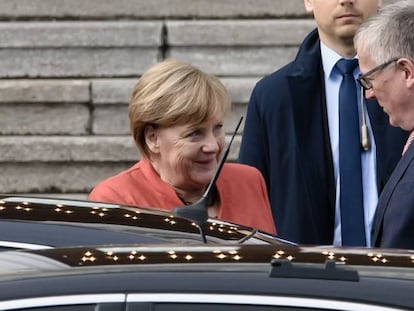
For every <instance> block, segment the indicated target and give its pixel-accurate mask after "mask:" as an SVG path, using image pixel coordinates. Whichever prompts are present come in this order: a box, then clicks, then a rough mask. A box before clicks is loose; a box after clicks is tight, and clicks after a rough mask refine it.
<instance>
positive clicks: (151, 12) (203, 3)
mask: <svg viewBox="0 0 414 311" xmlns="http://www.w3.org/2000/svg"><path fill="white" fill-rule="evenodd" d="M305 14H306V13H305V10H304V6H303V1H302V0H255V1H251V0H225V1H223V0H150V1H148V0H117V1H113V0H87V1H85V0H59V1H56V0H0V18H1V19H19V18H20V19H28V18H35V19H109V18H154V17H156V18H211V17H214V18H231V17H232V18H239V17H244V18H251V17H280V16H303V15H305Z"/></svg>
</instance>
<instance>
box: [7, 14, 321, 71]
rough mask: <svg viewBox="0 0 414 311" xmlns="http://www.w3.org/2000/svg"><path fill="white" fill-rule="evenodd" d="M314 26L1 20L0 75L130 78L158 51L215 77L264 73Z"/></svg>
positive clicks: (282, 59)
mask: <svg viewBox="0 0 414 311" xmlns="http://www.w3.org/2000/svg"><path fill="white" fill-rule="evenodd" d="M314 26H315V25H314V22H313V21H311V20H277V21H275V20H251V21H246V20H231V21H228V20H226V21H223V20H203V21H167V22H165V23H164V22H161V21H140V22H132V21H117V22H114V21H104V22H102V21H100V22H97V21H92V22H91V21H89V22H85V21H83V22H75V21H72V22H67V21H65V22H53V23H52V22H2V23H0V48H1V49H0V77H3V78H27V77H29V78H68V77H73V78H79V77H85V78H88V77H133V76H138V75H140V74H142V72H143V71H144V70H145V69H147V68H148V67H149V66H150V65H152V64H154V63H156V62H157V61H159V60H160V59H161V58H162V57H163V54H165V56H167V57H172V58H177V59H181V60H184V61H188V62H191V63H193V64H195V65H197V66H199V67H201V68H202V69H204V70H206V71H208V72H210V73H212V74H215V75H220V76H226V75H227V76H234V75H236V76H249V75H250V76H251V75H256V76H262V75H265V74H268V73H270V72H272V71H273V70H274V69H275V68H278V67H280V66H282V65H283V64H285V63H286V62H288V61H290V60H292V59H293V57H294V55H295V54H296V50H297V46H298V44H299V42H300V41H301V40H302V39H303V37H304V36H305V35H306V33H307V32H308V31H309V30H310V29H312V28H314ZM163 29H165V30H163ZM257 33H260V34H262V35H261V36H257ZM241 63H242V64H246V65H245V66H240V64H241Z"/></svg>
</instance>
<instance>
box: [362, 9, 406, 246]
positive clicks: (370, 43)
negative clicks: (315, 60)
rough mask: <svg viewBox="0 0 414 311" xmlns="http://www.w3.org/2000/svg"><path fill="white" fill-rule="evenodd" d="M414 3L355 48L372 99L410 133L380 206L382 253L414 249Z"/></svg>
mask: <svg viewBox="0 0 414 311" xmlns="http://www.w3.org/2000/svg"><path fill="white" fill-rule="evenodd" d="M413 24H414V2H413V1H399V2H397V3H395V4H392V5H389V6H386V7H384V9H383V10H382V11H381V13H380V14H379V15H378V16H377V18H376V19H373V20H370V21H368V22H367V23H364V24H363V25H362V26H361V29H360V30H359V31H358V33H357V35H356V37H355V46H356V48H357V51H358V55H359V58H360V68H361V72H362V73H363V74H362V75H361V76H360V77H359V81H360V83H361V85H362V86H363V87H364V88H365V95H366V97H367V98H376V99H377V100H378V102H379V104H380V106H382V107H383V108H384V111H385V112H386V113H387V114H388V115H389V121H390V123H391V125H393V126H398V127H400V128H402V129H404V130H407V131H410V132H411V134H410V137H409V138H408V140H407V143H406V145H405V147H404V150H403V156H402V158H401V160H400V161H399V162H398V164H397V166H396V168H395V170H394V172H393V173H392V175H391V177H390V178H389V180H388V182H387V184H386V185H385V188H384V190H383V192H382V193H381V195H380V197H379V200H378V207H377V210H376V213H375V217H374V222H373V227H372V243H373V246H376V247H393V248H394V247H395V248H408V249H414V146H413V144H412V141H413V139H414V132H413V130H414V35H413V33H414V32H413V28H412V27H413Z"/></svg>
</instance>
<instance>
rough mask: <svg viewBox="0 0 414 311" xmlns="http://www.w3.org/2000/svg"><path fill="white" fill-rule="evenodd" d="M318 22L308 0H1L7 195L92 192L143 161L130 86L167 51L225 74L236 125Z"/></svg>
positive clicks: (1, 137) (1, 143)
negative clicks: (132, 123)
mask: <svg viewBox="0 0 414 311" xmlns="http://www.w3.org/2000/svg"><path fill="white" fill-rule="evenodd" d="M314 26H315V24H314V21H313V20H312V19H311V18H310V17H309V16H308V15H306V13H305V10H304V8H303V1H302V0H255V1H251V0H117V1H113V0H0V171H1V177H0V193H14V194H33V195H46V196H49V197H62V196H63V197H72V198H85V197H86V193H88V192H89V191H90V189H91V188H92V187H93V186H94V185H95V184H96V183H98V182H99V181H101V180H103V179H104V178H106V177H108V176H110V175H113V174H114V173H116V172H118V171H120V170H122V169H125V168H126V167H128V166H130V165H131V164H132V163H133V162H135V161H136V160H137V159H139V154H138V151H137V149H136V148H135V146H134V143H133V141H132V138H131V137H130V134H129V129H128V118H127V105H128V99H129V93H130V90H131V87H132V85H133V84H134V83H135V82H136V81H137V79H138V78H139V76H140V75H141V74H142V72H143V71H144V70H145V69H147V68H148V67H149V66H150V65H152V64H154V63H156V62H158V61H159V60H161V59H164V58H167V57H172V58H176V59H180V60H184V61H188V62H191V63H193V64H194V65H196V66H199V67H200V68H202V69H203V70H205V71H207V72H210V73H213V74H216V75H217V76H219V77H220V79H221V80H222V81H223V83H224V84H225V85H226V86H227V87H228V89H229V91H230V93H231V95H232V99H233V108H232V112H231V114H230V115H229V117H228V119H227V120H226V131H227V133H229V134H230V133H231V132H232V130H233V128H234V126H235V124H236V122H237V121H238V119H239V117H240V115H244V114H245V110H246V104H247V102H248V98H249V95H250V92H251V89H252V88H253V86H254V84H255V82H256V81H257V80H258V79H260V78H261V77H262V76H264V75H266V74H268V73H270V72H272V71H274V70H275V69H277V68H278V67H280V66H281V65H283V64H285V63H286V62H288V61H289V60H291V59H292V58H293V57H294V55H295V53H296V51H297V46H298V44H299V43H300V41H301V40H302V39H303V37H304V36H305V35H306V34H307V32H309V31H310V30H311V29H312V28H313V27H314ZM275 91H277V90H275ZM239 144H240V135H239V136H238V137H237V139H236V141H235V142H234V145H233V146H232V149H231V153H230V156H229V161H234V160H236V158H237V154H238V148H239Z"/></svg>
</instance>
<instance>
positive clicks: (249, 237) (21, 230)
mask: <svg viewBox="0 0 414 311" xmlns="http://www.w3.org/2000/svg"><path fill="white" fill-rule="evenodd" d="M201 230H202V231H203V233H204V234H205V235H206V237H207V240H208V241H207V242H209V243H224V242H234V243H242V242H245V241H248V242H246V243H275V244H278V243H289V242H288V241H283V240H280V239H278V238H277V237H275V236H272V235H270V234H266V233H263V232H259V231H258V230H256V229H254V228H250V227H245V226H241V225H237V224H233V223H229V222H224V221H220V220H217V219H208V220H207V221H206V223H204V224H202V225H198V224H196V223H194V222H193V221H191V220H188V219H185V218H182V217H177V216H174V215H173V214H172V213H170V212H168V211H163V210H159V209H153V208H140V207H135V206H125V205H119V204H108V203H100V202H91V201H81V200H64V199H47V198H33V197H18V196H0V243H3V244H4V245H0V246H3V247H4V246H7V245H8V244H7V243H8V242H10V241H14V242H16V245H24V243H26V244H28V245H29V244H32V245H33V247H32V248H42V247H48V246H51V247H64V246H75V245H76V246H77V245H101V244H131V243H168V242H180V243H187V244H188V243H198V242H200V241H203V238H202V235H201ZM18 243H21V244H18ZM290 244H293V243H290ZM26 247H27V248H29V246H26Z"/></svg>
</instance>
